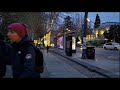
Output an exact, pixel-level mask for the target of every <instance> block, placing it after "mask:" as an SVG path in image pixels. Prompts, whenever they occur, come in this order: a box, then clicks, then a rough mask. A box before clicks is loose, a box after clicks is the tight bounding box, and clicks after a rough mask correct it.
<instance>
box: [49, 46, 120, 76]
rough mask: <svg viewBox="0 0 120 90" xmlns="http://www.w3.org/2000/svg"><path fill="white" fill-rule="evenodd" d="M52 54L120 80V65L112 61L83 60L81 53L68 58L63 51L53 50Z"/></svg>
mask: <svg viewBox="0 0 120 90" xmlns="http://www.w3.org/2000/svg"><path fill="white" fill-rule="evenodd" d="M51 51H52V52H54V53H57V54H59V55H62V56H63V57H66V58H68V59H70V60H72V61H75V62H77V63H79V64H81V65H83V66H85V67H87V68H89V69H91V70H93V71H96V72H99V73H101V74H103V75H106V76H108V77H111V78H120V63H119V62H116V61H110V60H90V59H81V56H82V55H81V53H80V52H76V53H73V54H72V57H70V56H66V54H65V53H64V52H63V50H60V49H56V48H52V49H51Z"/></svg>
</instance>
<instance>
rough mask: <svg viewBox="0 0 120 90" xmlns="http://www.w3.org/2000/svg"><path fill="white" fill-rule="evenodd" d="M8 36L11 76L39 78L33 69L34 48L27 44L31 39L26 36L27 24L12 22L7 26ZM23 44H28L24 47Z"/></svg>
mask: <svg viewBox="0 0 120 90" xmlns="http://www.w3.org/2000/svg"><path fill="white" fill-rule="evenodd" d="M8 30H9V31H8V34H7V35H8V38H9V39H10V40H11V42H12V55H11V60H12V63H11V65H12V70H13V71H12V72H13V78H40V74H39V73H38V72H36V70H35V50H34V47H33V46H32V45H31V44H29V43H33V41H32V40H31V39H30V37H29V36H28V33H27V30H28V27H27V25H25V24H23V23H12V24H10V25H9V26H8ZM25 45H29V46H27V47H24V46H25Z"/></svg>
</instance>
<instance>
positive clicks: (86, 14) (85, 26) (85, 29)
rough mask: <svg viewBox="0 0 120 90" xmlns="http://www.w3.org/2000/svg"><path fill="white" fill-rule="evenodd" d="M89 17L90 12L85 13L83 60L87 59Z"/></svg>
mask: <svg viewBox="0 0 120 90" xmlns="http://www.w3.org/2000/svg"><path fill="white" fill-rule="evenodd" d="M87 17H88V12H85V16H84V33H83V50H82V57H81V58H82V59H86V58H87V57H86V31H87Z"/></svg>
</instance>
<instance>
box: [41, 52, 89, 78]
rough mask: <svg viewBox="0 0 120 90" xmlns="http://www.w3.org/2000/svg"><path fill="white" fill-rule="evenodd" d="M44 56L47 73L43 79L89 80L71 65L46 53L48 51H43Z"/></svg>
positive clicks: (43, 75)
mask: <svg viewBox="0 0 120 90" xmlns="http://www.w3.org/2000/svg"><path fill="white" fill-rule="evenodd" d="M41 51H42V52H43V54H44V60H45V67H46V70H45V72H44V73H43V74H42V75H41V76H42V77H43V78H87V76H85V75H83V74H82V73H80V72H79V71H77V70H76V69H74V68H73V67H71V66H70V65H69V64H66V63H65V62H64V61H62V60H60V59H59V58H57V56H55V55H53V54H51V53H46V50H41Z"/></svg>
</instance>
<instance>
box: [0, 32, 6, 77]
mask: <svg viewBox="0 0 120 90" xmlns="http://www.w3.org/2000/svg"><path fill="white" fill-rule="evenodd" d="M7 56H8V53H7V47H6V42H5V41H4V35H3V34H2V33H0V78H2V77H4V76H5V73H6V61H7V59H8V58H7Z"/></svg>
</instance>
